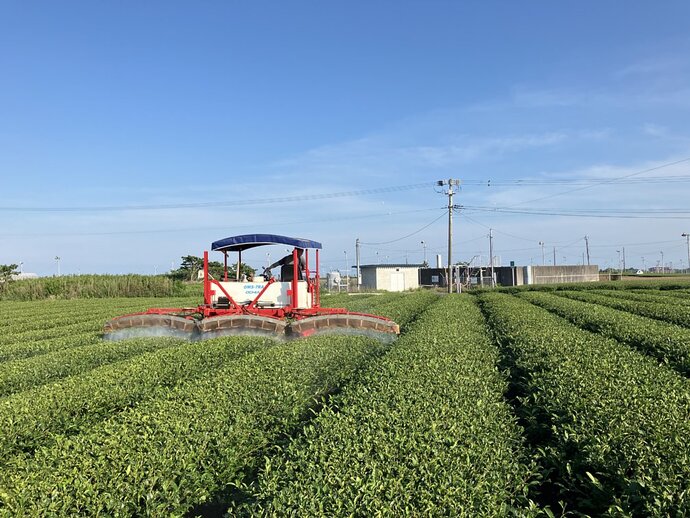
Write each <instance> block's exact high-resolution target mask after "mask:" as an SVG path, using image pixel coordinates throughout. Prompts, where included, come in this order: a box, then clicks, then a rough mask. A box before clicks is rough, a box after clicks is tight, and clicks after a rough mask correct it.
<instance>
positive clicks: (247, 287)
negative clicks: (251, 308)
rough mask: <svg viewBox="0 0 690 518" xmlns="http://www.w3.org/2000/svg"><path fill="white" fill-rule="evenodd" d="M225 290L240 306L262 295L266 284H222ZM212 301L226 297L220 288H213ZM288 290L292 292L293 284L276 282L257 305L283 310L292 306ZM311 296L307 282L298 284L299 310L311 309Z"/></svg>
mask: <svg viewBox="0 0 690 518" xmlns="http://www.w3.org/2000/svg"><path fill="white" fill-rule="evenodd" d="M219 284H220V285H221V286H222V287H223V289H224V290H225V291H226V292H227V293H228V295H230V296H231V297H232V299H233V300H234V301H235V302H237V303H238V304H241V305H245V304H249V303H250V302H251V301H252V300H254V299H255V298H256V296H257V295H258V294H259V293H261V290H263V289H264V287H265V286H266V284H267V283H266V282H220V283H219ZM211 289H212V291H213V293H212V295H211V299H212V301H213V303H215V302H216V301H217V300H218V297H224V296H225V294H224V293H223V291H222V290H220V289H219V288H217V287H215V286H212V288H211ZM288 290H292V283H291V282H274V283H272V284H271V285H270V286H269V287H268V289H267V290H266V291H265V292H264V294H263V295H262V296H261V298H260V299H259V301H258V302H257V305H258V306H259V307H262V306H264V307H278V308H282V307H284V306H287V305H289V304H290V296H289V295H288ZM311 302H312V301H311V294H310V293H309V292H308V291H307V281H298V282H297V308H298V309H305V308H310V307H311Z"/></svg>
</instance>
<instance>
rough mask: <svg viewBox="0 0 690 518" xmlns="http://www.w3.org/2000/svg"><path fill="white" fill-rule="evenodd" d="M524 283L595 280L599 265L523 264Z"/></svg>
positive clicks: (597, 276) (597, 277) (597, 278)
mask: <svg viewBox="0 0 690 518" xmlns="http://www.w3.org/2000/svg"><path fill="white" fill-rule="evenodd" d="M524 270H525V277H526V278H525V284H556V283H559V282H597V281H599V266H597V265H595V264H593V265H591V266H579V265H577V266H566V265H564V266H525V267H524Z"/></svg>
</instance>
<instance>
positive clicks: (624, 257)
mask: <svg viewBox="0 0 690 518" xmlns="http://www.w3.org/2000/svg"><path fill="white" fill-rule="evenodd" d="M623 271H625V247H623Z"/></svg>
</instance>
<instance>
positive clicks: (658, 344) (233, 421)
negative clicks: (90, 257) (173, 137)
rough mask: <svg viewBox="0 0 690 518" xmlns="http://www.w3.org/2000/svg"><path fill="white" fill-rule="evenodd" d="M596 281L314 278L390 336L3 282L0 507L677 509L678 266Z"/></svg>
mask: <svg viewBox="0 0 690 518" xmlns="http://www.w3.org/2000/svg"><path fill="white" fill-rule="evenodd" d="M602 287H603V286H597V285H590V286H579V285H577V286H570V287H567V286H562V287H559V289H553V288H552V287H550V288H548V289H546V288H545V289H543V290H538V289H536V290H535V289H531V290H515V289H513V290H505V291H501V290H497V291H493V292H491V291H482V292H479V293H477V294H462V295H450V296H443V295H438V294H434V293H431V292H422V291H420V292H412V293H404V294H383V295H381V294H363V295H348V294H339V295H328V296H326V295H324V297H323V303H324V305H329V306H332V307H347V308H349V309H351V310H353V311H358V312H369V313H373V314H378V315H383V316H387V317H389V318H392V319H394V320H395V321H396V322H398V323H399V324H400V326H401V331H402V332H401V336H400V337H399V338H398V340H397V341H395V342H393V343H381V342H378V341H376V340H375V339H373V338H370V337H356V336H334V335H327V336H314V337H310V338H307V339H303V340H295V341H274V340H271V339H268V338H259V337H224V338H215V339H211V340H205V341H200V342H187V341H183V340H179V339H173V338H146V339H143V338H140V339H132V340H125V341H121V342H107V341H103V340H102V339H101V335H100V332H101V328H102V326H103V324H104V322H105V321H106V320H108V319H109V318H112V317H114V316H117V315H121V314H124V313H131V312H134V311H139V310H144V309H146V308H148V307H174V306H178V307H179V306H192V305H196V304H197V303H198V300H197V298H195V297H181V298H150V299H145V298H114V299H72V300H37V301H8V300H7V301H0V315H2V318H1V319H0V463H2V469H1V470H0V516H13V517H14V516H74V515H84V516H93V515H100V516H223V515H228V516H467V517H481V516H560V515H566V516H601V515H609V516H685V515H690V449H689V448H688V444H690V381H688V376H689V375H690V291H688V288H689V287H690V285H683V284H682V283H679V284H677V285H676V284H674V285H661V284H654V283H649V284H648V285H647V284H645V285H644V289H639V285H634V284H630V285H625V286H624V289H602Z"/></svg>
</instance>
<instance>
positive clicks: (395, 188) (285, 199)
mask: <svg viewBox="0 0 690 518" xmlns="http://www.w3.org/2000/svg"><path fill="white" fill-rule="evenodd" d="M433 185H435V183H433V182H424V183H414V184H408V185H392V186H388V187H377V188H373V189H360V190H356V191H342V192H331V193H321V194H301V195H298V196H281V197H278V198H256V199H250V200H243V199H235V200H231V201H211V202H202V203H170V204H160V205H154V204H145V205H110V206H107V205H105V206H104V205H102V206H98V207H17V206H5V207H2V206H0V211H6V212H118V211H128V210H167V209H198V208H213V207H235V206H246V205H266V204H276V203H291V202H297V201H313V200H326V199H333V198H347V197H353V196H365V195H370V194H382V193H389V192H400V191H409V190H413V189H422V188H425V187H431V186H433Z"/></svg>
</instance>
